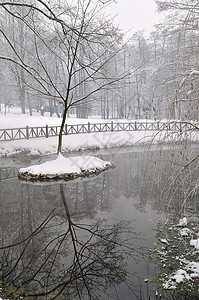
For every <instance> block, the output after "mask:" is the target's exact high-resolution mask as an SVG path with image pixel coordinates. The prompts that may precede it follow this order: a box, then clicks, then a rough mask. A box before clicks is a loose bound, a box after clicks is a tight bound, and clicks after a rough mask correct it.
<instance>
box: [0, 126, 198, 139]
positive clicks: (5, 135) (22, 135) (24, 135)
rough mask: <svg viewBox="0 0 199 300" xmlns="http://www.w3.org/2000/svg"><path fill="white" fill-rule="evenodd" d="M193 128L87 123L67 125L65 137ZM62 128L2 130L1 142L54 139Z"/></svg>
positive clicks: (182, 130) (191, 128)
mask: <svg viewBox="0 0 199 300" xmlns="http://www.w3.org/2000/svg"><path fill="white" fill-rule="evenodd" d="M194 125H195V126H193V124H192V123H189V122H179V121H170V122H160V121H158V122H157V121H156V122H138V121H135V122H131V123H127V122H125V123H114V122H110V123H93V124H92V123H87V124H75V125H68V124H65V126H64V130H63V135H68V134H80V133H96V132H114V131H159V130H169V131H172V132H186V131H190V130H194V129H195V128H196V126H197V125H196V124H195V123H194ZM59 130H60V126H49V125H46V126H44V127H29V126H26V127H24V128H9V129H0V141H12V140H21V139H31V138H38V137H45V138H48V137H52V136H58V135H59Z"/></svg>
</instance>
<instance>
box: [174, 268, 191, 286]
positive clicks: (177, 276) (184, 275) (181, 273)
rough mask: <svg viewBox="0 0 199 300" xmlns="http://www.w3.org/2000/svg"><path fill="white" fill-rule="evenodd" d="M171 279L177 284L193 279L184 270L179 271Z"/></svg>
mask: <svg viewBox="0 0 199 300" xmlns="http://www.w3.org/2000/svg"><path fill="white" fill-rule="evenodd" d="M171 278H172V279H174V280H175V281H176V282H177V283H180V282H182V281H184V280H190V279H191V277H190V275H189V274H188V273H187V272H186V271H185V270H183V269H179V270H177V271H176V273H175V275H173V276H172V277H171Z"/></svg>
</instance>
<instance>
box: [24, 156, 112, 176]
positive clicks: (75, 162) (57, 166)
mask: <svg viewBox="0 0 199 300" xmlns="http://www.w3.org/2000/svg"><path fill="white" fill-rule="evenodd" d="M109 165H110V166H111V165H112V164H111V163H110V162H109V161H103V160H101V159H99V158H97V157H94V156H77V157H69V158H65V157H63V156H62V155H61V154H60V155H58V157H57V158H56V159H55V160H52V161H47V162H45V163H43V164H40V165H34V166H30V167H27V168H21V169H20V170H19V173H25V172H28V173H31V174H33V175H42V174H46V175H62V174H70V173H78V174H80V173H82V172H83V171H94V170H96V169H98V170H103V169H104V168H105V167H107V166H109Z"/></svg>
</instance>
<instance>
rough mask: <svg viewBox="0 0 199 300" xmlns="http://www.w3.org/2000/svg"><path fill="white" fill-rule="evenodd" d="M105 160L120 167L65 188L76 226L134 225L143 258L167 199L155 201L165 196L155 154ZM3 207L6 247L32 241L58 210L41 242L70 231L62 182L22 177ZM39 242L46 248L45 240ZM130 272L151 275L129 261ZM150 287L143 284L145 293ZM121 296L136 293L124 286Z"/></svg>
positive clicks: (8, 187)
mask: <svg viewBox="0 0 199 300" xmlns="http://www.w3.org/2000/svg"><path fill="white" fill-rule="evenodd" d="M100 158H102V159H107V160H111V159H112V160H114V162H115V163H116V165H117V167H116V168H115V169H113V170H110V171H108V172H103V173H102V174H100V175H99V176H97V177H95V176H94V177H90V178H86V179H85V180H84V179H83V180H81V179H78V180H75V181H70V182H66V183H64V184H63V191H64V196H65V200H66V202H67V206H68V209H69V212H70V216H71V219H72V220H73V221H74V223H76V224H88V223H92V224H94V223H95V221H96V220H97V219H98V218H99V217H100V218H103V219H105V220H107V222H108V223H109V224H115V223H116V222H118V221H120V220H121V221H131V222H132V227H133V232H134V233H135V236H136V237H137V238H136V239H135V245H136V249H140V254H142V249H143V248H142V247H146V248H148V249H150V248H153V243H154V241H155V239H154V236H155V231H154V229H155V228H156V225H157V222H158V221H160V220H161V218H162V214H161V213H160V212H161V210H162V208H163V207H164V205H163V203H164V200H163V199H162V202H161V201H160V200H161V199H159V197H155V196H154V194H158V193H160V191H159V190H158V188H157V185H156V184H154V185H153V187H152V182H153V181H154V179H155V178H156V176H157V170H155V169H154V165H152V164H151V161H153V160H154V159H156V154H154V156H152V155H150V157H149V156H148V155H146V154H143V153H141V152H137V153H136V152H134V153H128V154H122V155H121V153H118V155H117V154H113V153H112V154H110V155H105V154H104V155H101V156H100ZM146 167H147V170H148V172H147V174H146ZM168 175H169V173H168ZM166 176H167V173H165V168H164V165H162V173H161V172H160V171H159V177H160V178H163V179H164V177H165V178H166ZM0 206H1V211H0V220H1V228H2V232H1V244H2V243H4V245H5V244H6V245H7V244H11V243H13V242H14V243H15V242H16V241H19V240H21V238H22V237H23V238H24V237H26V236H28V234H30V233H32V232H33V231H34V230H35V228H37V226H39V224H41V222H42V221H43V220H44V219H45V218H46V217H47V215H48V214H49V213H50V212H51V211H52V210H53V209H55V214H56V218H55V219H54V221H51V222H50V223H49V224H48V225H50V226H49V227H48V232H45V235H43V237H42V238H43V241H45V239H46V240H49V239H50V238H52V237H55V236H56V234H58V233H62V232H63V230H64V229H65V228H66V225H65V222H66V213H65V210H64V207H63V203H62V199H61V196H60V189H59V184H58V183H56V184H44V185H42V184H38V185H37V184H27V183H21V182H19V181H18V179H17V178H16V179H10V180H7V181H2V182H1V183H0ZM60 221H61V224H60ZM41 234H43V233H42V232H41ZM40 242H41V243H42V239H41V240H40ZM131 242H132V241H131ZM52 245H54V244H52ZM52 245H51V246H52ZM139 247H140V248H139ZM33 248H34V249H32V251H33V252H34V251H37V247H36V248H35V247H33ZM30 253H31V251H30ZM127 270H130V271H132V272H135V273H137V274H139V275H140V276H144V277H146V276H148V274H147V266H146V265H145V264H143V263H138V264H135V263H134V261H132V260H130V259H128V267H127ZM135 281H137V282H139V279H137V278H135ZM145 287H146V286H145V284H144V283H143V289H145ZM138 289H139V288H138ZM127 291H128V292H127ZM145 292H146V290H145ZM118 293H119V294H120V297H121V298H120V299H123V300H128V299H132V298H131V296H132V295H131V292H130V291H129V290H128V289H127V288H126V286H125V285H124V284H122V285H120V289H119V291H118ZM121 295H122V296H121ZM124 295H125V296H124Z"/></svg>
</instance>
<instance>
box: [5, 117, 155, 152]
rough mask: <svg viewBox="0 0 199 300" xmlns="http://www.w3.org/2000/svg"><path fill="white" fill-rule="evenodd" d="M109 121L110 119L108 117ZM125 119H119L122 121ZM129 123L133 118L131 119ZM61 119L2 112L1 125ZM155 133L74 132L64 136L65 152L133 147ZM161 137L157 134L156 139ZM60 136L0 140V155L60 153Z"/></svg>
mask: <svg viewBox="0 0 199 300" xmlns="http://www.w3.org/2000/svg"><path fill="white" fill-rule="evenodd" d="M108 121H109V122H110V121H111V120H108ZM121 121H123V120H116V122H121ZM128 121H129V122H130V120H128ZM88 122H92V123H102V122H107V120H102V119H77V118H68V119H67V124H82V123H88ZM60 123H61V119H59V118H56V117H42V116H38V115H36V116H31V117H30V116H28V115H23V116H22V115H15V114H11V115H8V116H3V115H0V128H2V129H5V128H6V129H8V128H16V127H25V126H26V125H28V126H45V125H46V124H48V125H52V126H60ZM154 134H155V132H143V131H139V132H138V131H136V132H105V133H103V132H99V133H83V134H75V135H67V136H63V147H62V152H63V153H69V152H73V151H85V150H96V149H102V148H110V147H121V146H130V145H135V144H143V143H148V142H150V141H151V140H152V138H153V136H154ZM157 139H159V137H156V140H157ZM57 143H58V137H49V138H35V139H30V140H15V141H6V142H3V141H2V142H0V156H1V157H11V156H12V157H13V156H17V155H18V154H20V153H25V154H26V155H28V156H40V155H41V156H42V155H51V154H55V153H56V152H57Z"/></svg>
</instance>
